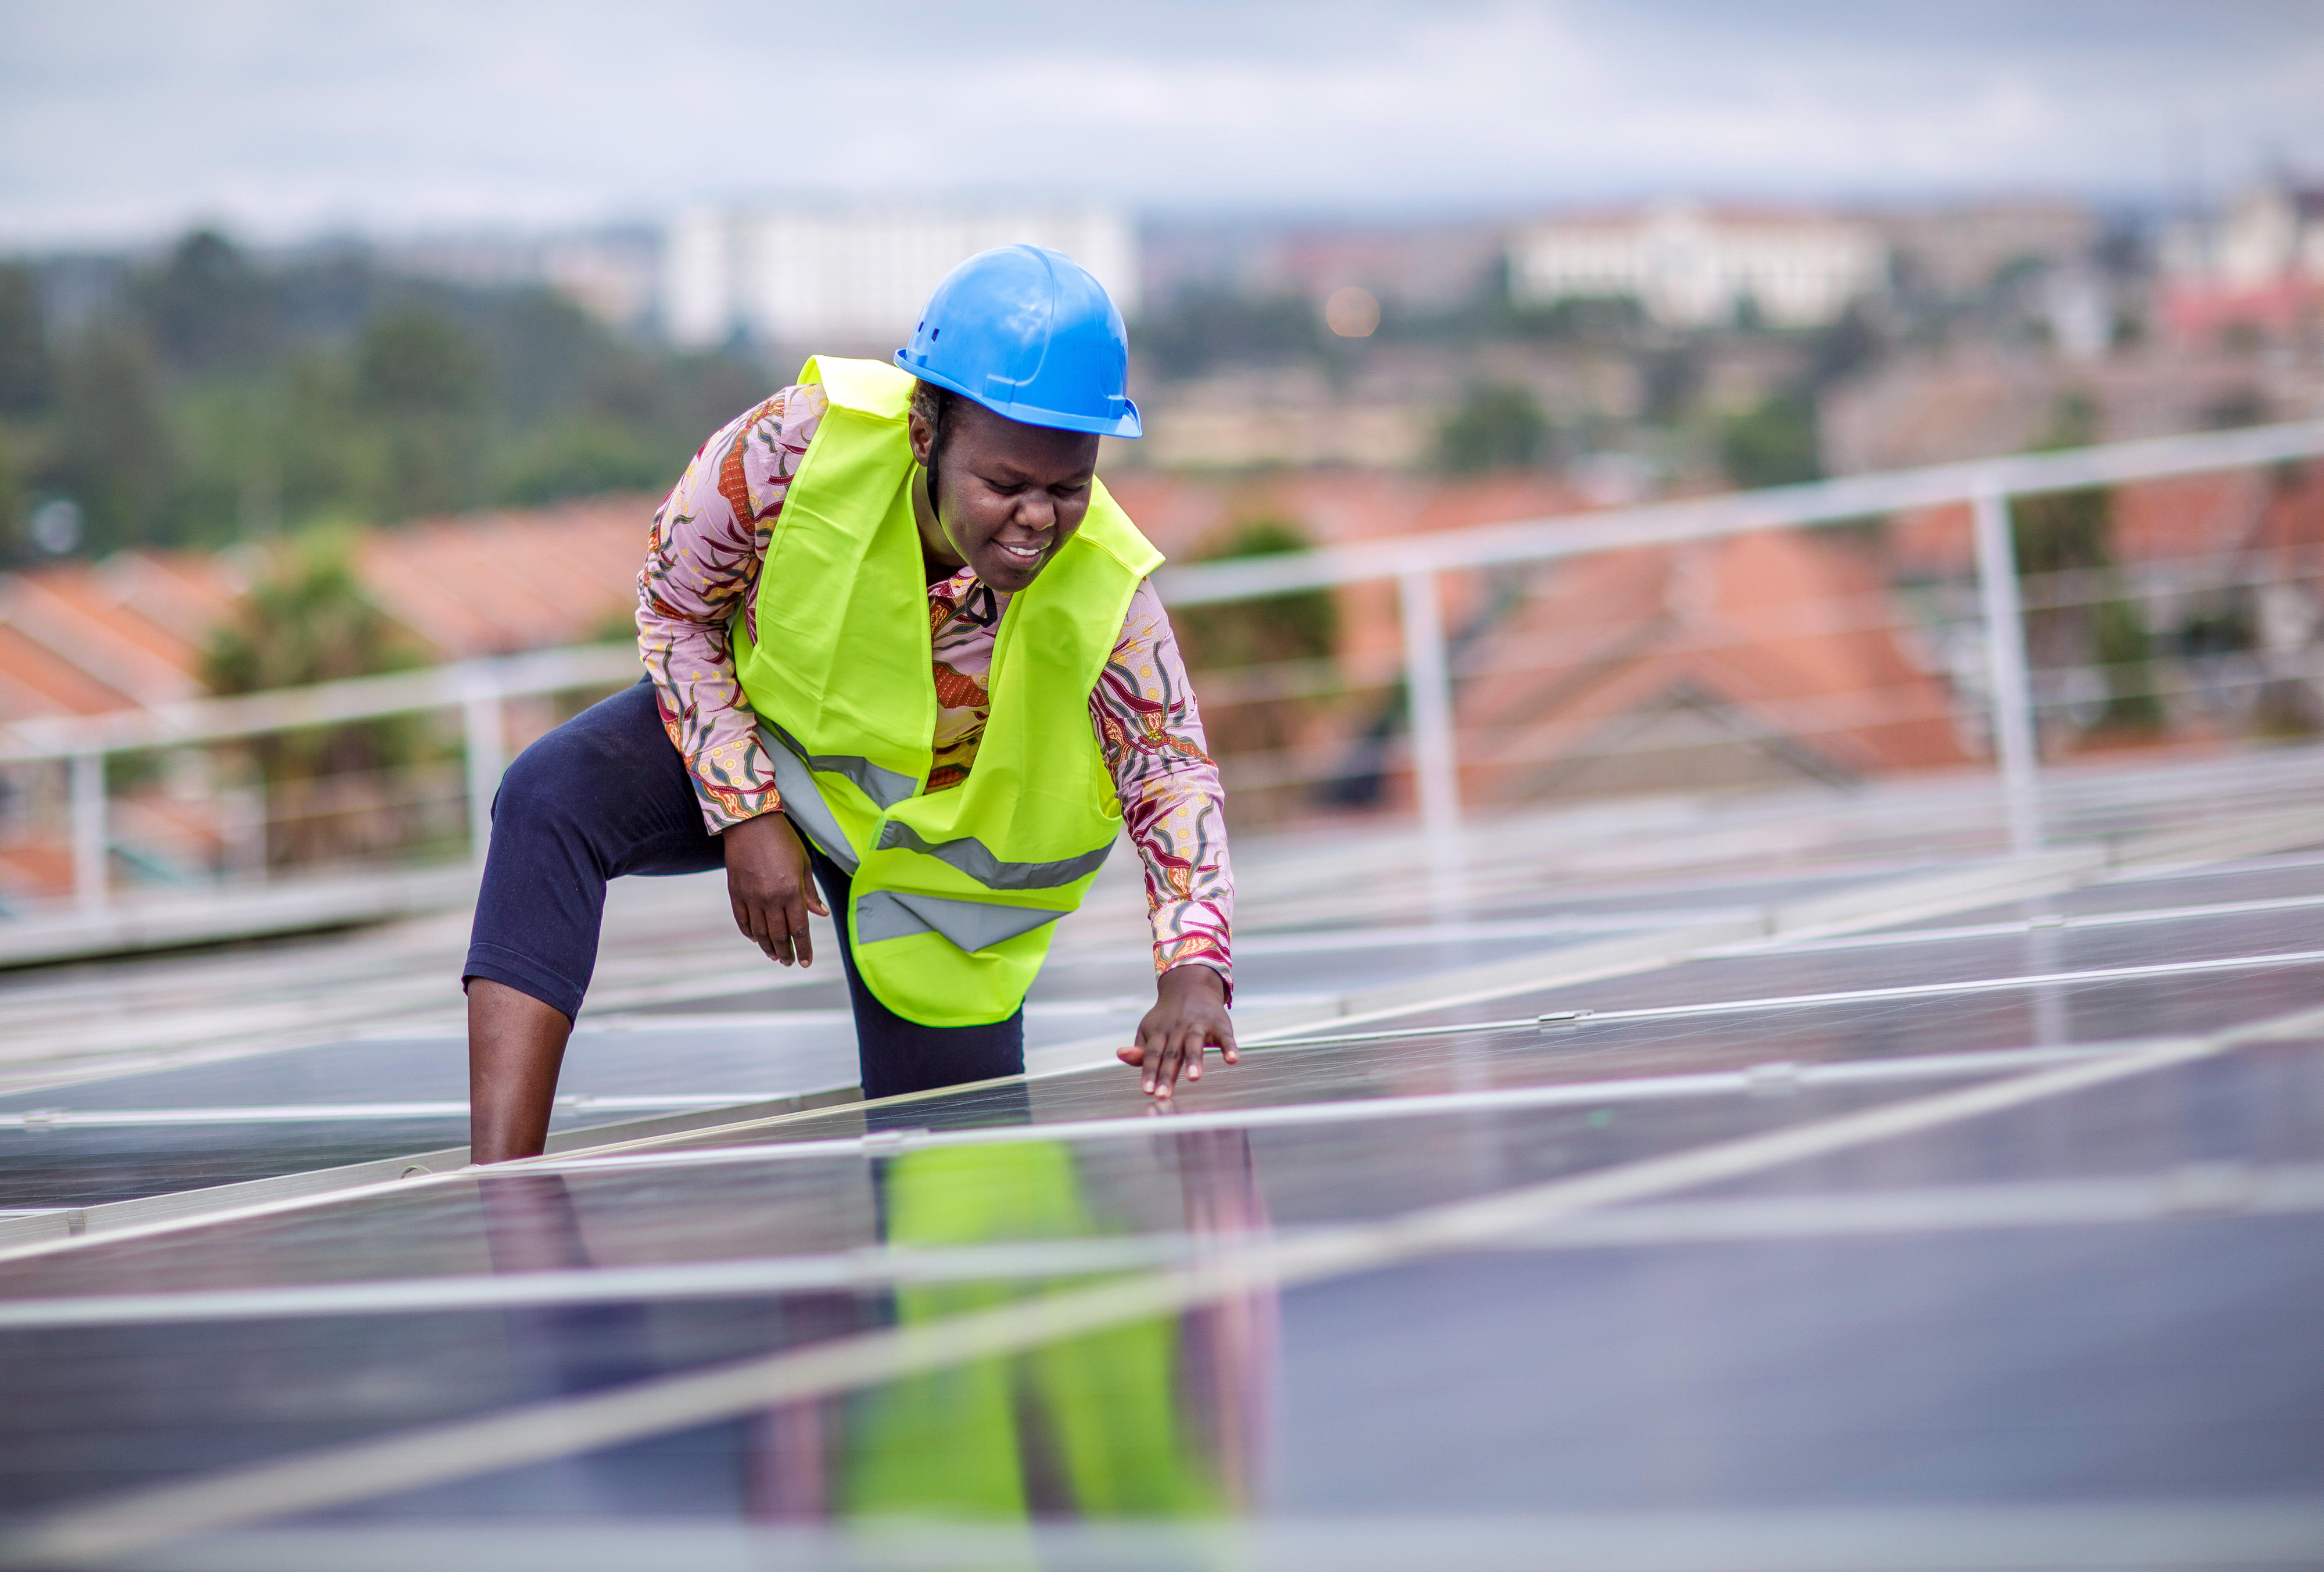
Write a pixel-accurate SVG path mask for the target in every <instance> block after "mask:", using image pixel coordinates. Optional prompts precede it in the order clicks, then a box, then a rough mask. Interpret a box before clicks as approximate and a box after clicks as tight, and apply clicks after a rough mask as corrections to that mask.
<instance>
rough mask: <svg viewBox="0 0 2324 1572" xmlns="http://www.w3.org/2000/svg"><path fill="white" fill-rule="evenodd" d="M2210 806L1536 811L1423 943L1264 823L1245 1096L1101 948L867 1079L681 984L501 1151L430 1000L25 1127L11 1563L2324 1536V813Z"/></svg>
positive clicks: (1114, 1557) (1495, 1551) (1120, 958)
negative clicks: (868, 1084)
mask: <svg viewBox="0 0 2324 1572" xmlns="http://www.w3.org/2000/svg"><path fill="white" fill-rule="evenodd" d="M2310 783H2311V784H2312V776H2311V778H2310ZM2181 784H2182V790H2181V793H2180V795H2179V796H2178V797H2176V798H2173V797H2172V794H2171V793H2170V792H2168V791H2163V790H2161V789H2159V788H2154V789H2151V790H2148V791H2145V794H2144V795H2143V796H2142V795H2137V794H2127V795H2126V794H2117V795H2116V796H2115V797H2112V798H2101V797H2094V798H2093V799H2092V800H2091V801H2090V802H2089V804H2087V805H2086V808H2085V809H2084V810H2083V813H2082V817H2081V818H2080V820H2079V821H2075V822H2072V823H2070V826H2069V830H2068V833H2067V835H2066V836H2065V837H2062V845H2061V849H2060V850H2058V851H2055V852H2052V853H2050V854H2046V855H2043V856H2042V857H2037V858H2033V859H2009V858H2006V857H2003V856H2000V855H1997V854H1996V853H1994V852H1993V851H1992V850H1991V849H1990V843H1991V826H1990V822H1989V816H1984V815H1983V814H1982V812H1981V810H1980V809H1975V808H1973V807H1972V806H1970V805H1971V804H1973V803H1975V802H1976V801H1977V799H1976V798H1975V797H1974V795H1973V794H1970V793H1966V792H1962V793H1956V794H1955V795H1953V796H1950V797H1948V796H1946V795H1944V794H1942V793H1936V794H1923V795H1921V796H1916V797H1910V798H1907V797H1904V796H1891V797H1888V798H1885V799H1877V800H1867V801H1865V802H1862V803H1859V804H1858V805H1856V806H1853V807H1844V808H1837V809H1836V808H1834V807H1833V806H1832V805H1831V804H1830V803H1816V802H1804V803H1803V802H1798V801H1784V802H1775V803H1771V804H1766V805H1763V806H1762V807H1761V808H1759V809H1753V810H1749V811H1747V810H1745V809H1727V810H1723V813H1713V814H1710V815H1708V816H1707V817H1706V816H1704V815H1702V814H1701V813H1696V815H1695V816H1694V817H1692V818H1686V817H1683V816H1682V817H1678V818H1668V817H1666V818H1655V815H1654V812H1653V811H1650V810H1646V809H1632V810H1630V813H1629V817H1628V818H1627V819H1626V818H1621V817H1620V816H1618V815H1613V814H1610V813H1609V815H1607V816H1605V817H1604V818H1601V819H1586V820H1585V819H1582V818H1576V817H1575V816H1572V815H1568V816H1564V817H1562V818H1540V819H1537V820H1512V821H1509V822H1508V823H1507V824H1505V825H1502V826H1499V827H1497V828H1492V829H1489V830H1480V831H1479V832H1477V833H1476V834H1475V835H1474V837H1472V842H1471V847H1470V860H1469V863H1468V865H1467V866H1466V867H1465V868H1464V869H1462V878H1461V881H1460V883H1461V885H1462V891H1461V895H1460V901H1459V904H1458V906H1457V908H1455V909H1446V908H1444V907H1443V906H1441V905H1438V906H1432V905H1431V904H1430V902H1432V900H1436V899H1438V897H1439V894H1441V891H1442V888H1443V879H1442V874H1443V870H1442V869H1432V868H1431V867H1430V866H1428V865H1427V864H1426V862H1425V859H1424V858H1423V857H1422V856H1421V855H1419V853H1418V851H1417V850H1416V848H1413V847H1409V846H1395V845H1382V846H1378V847H1374V848H1370V850H1371V851H1372V852H1374V853H1376V854H1377V855H1367V848H1365V847H1362V846H1350V845H1348V844H1333V843H1316V842H1306V843H1296V844H1295V843H1283V844H1280V845H1277V846H1271V847H1270V846H1260V845H1256V844H1255V845H1254V846H1253V847H1252V848H1251V849H1250V851H1249V852H1248V853H1247V854H1246V855H1245V859H1244V868H1243V875H1242V883H1243V889H1244V892H1245V893H1244V902H1243V911H1242V914H1241V920H1240V924H1239V931H1238V939H1239V944H1240V958H1239V962H1238V988H1239V994H1240V997H1239V1003H1238V1020H1239V1023H1240V1030H1241V1031H1243V1033H1244V1036H1245V1039H1246V1042H1247V1044H1248V1049H1247V1051H1246V1053H1245V1056H1244V1062H1243V1063H1242V1064H1241V1065H1240V1067H1238V1068H1232V1069H1227V1068H1222V1067H1220V1066H1218V1065H1217V1064H1216V1063H1215V1061H1214V1062H1213V1066H1212V1067H1211V1068H1210V1069H1209V1070H1208V1071H1207V1073H1206V1074H1205V1075H1204V1077H1203V1079H1202V1080H1201V1082H1200V1083H1199V1084H1198V1085H1195V1086H1192V1087H1187V1088H1186V1089H1185V1092H1184V1094H1183V1095H1182V1096H1180V1097H1179V1098H1178V1099H1177V1101H1176V1105H1175V1107H1174V1109H1172V1110H1171V1111H1170V1112H1168V1113H1167V1114H1157V1112H1156V1111H1155V1110H1154V1109H1153V1108H1151V1107H1150V1106H1149V1105H1148V1102H1147V1100H1146V1099H1145V1098H1144V1097H1143V1096H1141V1095H1140V1094H1139V1089H1138V1087H1137V1083H1136V1077H1135V1076H1134V1075H1133V1074H1132V1073H1131V1072H1129V1071H1127V1070H1125V1069H1123V1068H1120V1067H1119V1066H1116V1065H1113V1064H1111V1062H1110V1054H1109V1053H1108V1051H1107V1050H1109V1048H1110V1047H1111V1044H1112V1043H1113V1042H1114V1041H1116V1040H1119V1036H1120V1032H1121V1031H1123V1030H1124V1029H1125V1028H1126V1026H1127V1024H1128V1023H1129V1022H1134V1021H1135V1019H1136V1015H1137V1013H1138V1012H1139V1010H1141V1009H1142V1008H1143V1007H1144V1002H1145V1001H1144V1000H1143V999H1141V997H1140V994H1141V993H1142V992H1144V991H1145V990H1146V989H1147V986H1148V985H1147V980H1146V976H1147V975H1146V971H1145V965H1146V963H1145V960H1144V957H1143V953H1142V948H1141V947H1140V946H1139V943H1138V939H1137V933H1136V923H1135V911H1134V910H1130V911H1127V912H1125V911H1117V910H1113V909H1112V908H1108V909H1106V910H1103V911H1100V912H1099V913H1097V914H1094V915H1093V917H1092V918H1091V919H1090V920H1088V921H1087V922H1086V923H1084V924H1083V925H1081V926H1080V927H1078V928H1077V929H1074V931H1073V932H1072V933H1070V934H1069V935H1068V936H1067V939H1065V941H1063V942H1061V946H1060V950H1059V953H1058V955H1057V957H1056V962H1055V963H1054V964H1053V966H1052V967H1051V969H1050V970H1049V972H1048V973H1047V975H1045V976H1044V979H1043V982H1042V985H1041V987H1040V988H1039V989H1038V990H1037V992H1036V994H1035V995H1034V1001H1033V1003H1034V1009H1033V1012H1032V1015H1031V1032H1030V1035H1031V1040H1032V1042H1033V1044H1034V1048H1033V1052H1032V1054H1031V1062H1032V1065H1033V1070H1034V1073H1032V1074H1031V1075H1029V1076H1028V1077H1023V1078H1019V1079H1015V1080H1010V1081H1004V1082H993V1083H987V1084H984V1085H981V1086H977V1087H964V1088H957V1089H954V1090H951V1091H946V1092H943V1093H934V1094H927V1095H924V1096H918V1097H909V1098H898V1099H891V1100H889V1101H887V1102H884V1103H881V1104H876V1105H866V1104H862V1103H861V1102H857V1101H846V1100H843V1099H845V1098H846V1097H847V1096H848V1094H847V1092H846V1089H845V1088H846V1087H847V1085H848V1083H849V1082H850V1081H851V1080H852V1043H851V1036H850V1033H849V1031H848V1028H847V1024H846V1022H845V1019H844V1015H842V1014H841V1013H839V1012H838V1011H837V1010H836V1008H835V1003H834V1000H833V998H831V997H830V996H828V995H829V994H830V993H831V988H832V985H831V983H829V982H817V981H816V980H815V979H814V978H813V977H811V976H810V977H808V978H804V979H801V978H797V977H793V976H782V977H780V978H779V981H780V983H781V985H779V986H770V977H771V976H774V975H772V974H767V973H764V972H758V973H754V972H752V971H751V970H749V969H748V968H742V967H731V966H730V967H728V968H727V969H726V970H724V971H719V970H715V968H714V969H709V970H703V971H702V972H701V975H699V976H692V977H691V978H689V977H688V976H687V975H686V974H685V970H684V968H683V967H682V966H676V965H674V964H673V965H672V966H670V967H669V968H668V973H667V975H668V977H669V979H671V981H670V985H669V987H668V988H666V989H665V990H664V991H665V993H666V994H669V996H667V997H659V998H657V997H652V996H649V995H650V990H645V991H643V992H635V991H633V992H632V994H629V995H627V996H626V997H627V999H628V1002H627V1003H622V997H623V996H622V994H620V990H619V987H618V986H617V987H615V988H612V989H608V990H606V991H605V992H606V993H609V994H613V995H614V996H615V1003H614V1004H613V1006H612V1007H610V1008H602V1007H601V1008H600V1009H599V1010H598V1011H596V1012H595V1013H593V1014H591V1015H586V1016H585V1018H584V1022H583V1025H582V1029H581V1030H580V1031H578V1032H576V1039H575V1046H574V1049H573V1051H572V1055H571V1057H570V1058H569V1059H568V1061H567V1077H566V1081H565V1085H564V1088H563V1090H564V1092H565V1094H566V1096H567V1101H566V1102H565V1103H564V1104H562V1105H560V1109H559V1113H558V1124H557V1127H556V1128H557V1131H558V1149H557V1150H553V1151H552V1152H551V1153H550V1155H549V1156H548V1157H545V1158H543V1159H540V1160H537V1161H532V1162H529V1163H525V1164H520V1165H512V1166H508V1167H503V1168H500V1169H495V1170H488V1171H483V1172H479V1171H477V1170H460V1169H459V1168H458V1166H457V1165H458V1163H459V1161H461V1157H462V1154H461V1153H459V1152H458V1151H457V1142H458V1141H459V1140H460V1138H461V1133H462V1131H463V1127H464V1123H465V1110H464V1107H463V1105H462V1097H463V1095H464V1090H465V1085H464V1080H463V1078H462V1064H461V1057H460V1045H459V1040H458V1038H457V1033H456V1031H454V1030H453V1029H452V1022H451V1020H450V1018H449V1017H448V1016H445V1015H443V1014H442V1013H441V1012H440V1011H439V1012H438V1015H437V1016H436V1017H431V1018H429V1019H427V1020H421V1021H420V1027H422V1028H424V1029H413V1030H401V1029H394V1030H392V1029H390V1028H381V1029H379V1030H378V1031H377V1032H376V1034H374V1035H370V1036H350V1035H346V1033H344V1032H341V1033H338V1034H337V1035H336V1036H334V1035H333V1031H332V1030H325V1031H321V1032H319V1033H318V1034H310V1035H314V1036H317V1037H318V1040H309V1041H307V1042H305V1043H303V1044H302V1045H295V1046H287V1047H281V1048H278V1049H277V1050H275V1051H271V1052H266V1053H262V1054H244V1055H242V1056H239V1057H235V1056H230V1055H227V1054H226V1053H225V1051H224V1050H215V1049H213V1048H202V1049H199V1050H193V1049H187V1050H183V1051H182V1052H181V1053H180V1057H179V1059H178V1060H177V1061H173V1062H167V1063H159V1064H157V1065H156V1066H155V1068H142V1069H135V1070H133V1071H132V1072H131V1073H123V1074H116V1075H112V1076H108V1077H99V1078H85V1079H81V1080H78V1081H73V1082H69V1083H63V1084H50V1085H42V1086H36V1087H27V1088H26V1089H23V1090H18V1091H15V1092H14V1093H11V1094H10V1095H8V1096H5V1097H0V1187H5V1188H0V1208H6V1209H7V1210H8V1211H9V1212H10V1213H11V1214H12V1216H10V1217H6V1218H0V1350H5V1355H4V1356H5V1372H6V1375H5V1383H6V1384H5V1390H6V1392H7V1397H8V1401H6V1402H5V1404H0V1447H5V1455H6V1456H7V1457H8V1459H9V1462H8V1466H6V1468H5V1470H0V1511H5V1514H6V1521H7V1522H8V1524H9V1525H11V1528H10V1535H11V1537H9V1538H8V1539H6V1540H0V1545H5V1555H6V1556H7V1557H8V1558H9V1560H8V1562H7V1564H10V1565H23V1566H51V1565H54V1566H67V1565H75V1566H78V1565H108V1566H113V1565H117V1566H134V1567H157V1568H159V1567H183V1568H195V1567H233V1568H237V1569H240V1572H253V1569H259V1572H263V1569H266V1568H277V1567H280V1568H292V1567H299V1568H305V1567H332V1568H351V1567H355V1568H360V1567H383V1568H385V1567H422V1566H426V1567H442V1566H447V1565H457V1566H464V1567H558V1568H560V1569H569V1568H592V1567H637V1566H641V1565H651V1564H655V1563H656V1562H657V1561H659V1562H668V1563H670V1564H683V1565H686V1566H687V1567H726V1566H733V1567H746V1566H751V1567H755V1566H765V1565H783V1566H790V1565H799V1566H811V1567H819V1566H830V1567H886V1566H897V1567H903V1566H910V1567H953V1566H958V1567H989V1566H1034V1565H1039V1566H1044V1567H1082V1566H1088V1567H1101V1566H1102V1567H1133V1566H1134V1567H1182V1566H1183V1567H1216V1566H1222V1565H1252V1566H1270V1567H1271V1566H1309V1565H1313V1566H1317V1567H1373V1566H1378V1567H1388V1566H1397V1567H1408V1566H1412V1565H1416V1564H1427V1565H1452V1566H1462V1567H1499V1566H1508V1567H1520V1566H1524V1567H1535V1566H1541V1565H1545V1564H1563V1563H1565V1562H1571V1563H1572V1564H1577V1565H1606V1566H1641V1567H1643V1566H1655V1567H1693V1566H1702V1567H1778V1566H1781V1567H1821V1566H1833V1567H1838V1566H1867V1565H1878V1566H1883V1567H1889V1566H1931V1567H1941V1566H2036V1565H2039V1566H2066V1565H2110V1566H2111V1565H2123V1566H2171V1567H2196V1566H2206V1567H2209V1566H2243V1565H2254V1566H2259V1565H2265V1566H2282V1565H2294V1564H2304V1563H2307V1562H2312V1561H2315V1560H2318V1559H2324V1424H2319V1422H2318V1420H2317V1419H2316V1415H2317V1414H2318V1413H2319V1411H2324V1406H2319V1400H2324V1360H2319V1357H2318V1355H2317V1345H2316V1335H2315V1330H2314V1327H2315V1325H2316V1315H2315V1307H2316V1305H2317V1304H2318V1303H2319V1302H2324V1249H2319V1244H2324V1055H2320V1054H2319V1047H2324V820H2317V819H2314V818H2311V817H2309V816H2306V815H2304V813H2303V812H2302V811H2301V809H2299V808H2298V807H2297V803H2296V799H2295V803H2294V806H2293V808H2292V810H2291V811H2289V812H2287V811H2286V810H2285V808H2284V799H2283V784H2284V777H2283V776H2282V773H2281V772H2277V773H2275V774H2271V775H2269V776H2268V777H2267V778H2266V791H2265V793H2246V796H2245V797H2244V798H2243V799H2240V800H2238V799H2236V798H2235V796H2234V794H2233V793H2222V792H2221V791H2219V790H2218V781H2217V780H2215V779H2214V778H2212V777H2209V776H2205V775H2202V774H2200V773H2199V772H2188V773H2186V774H2185V775H2183V776H2182V777H2181ZM2197 798H2201V799H2203V800H2205V802H2206V804H2207V817H2205V818H2202V820H2201V821H2200V822H2199V823H2196V822H2193V821H2192V809H2193V805H2194V800H2195V799H2197ZM688 893H689V892H686V891H678V892H663V893H661V894H658V895H655V896H653V897H652V899H656V900H673V901H674V900H678V899H679V898H681V897H683V896H685V895H687V894H688ZM692 893H699V890H698V889H697V891H696V892H692ZM713 893H715V892H713ZM1117 893H1120V889H1119V887H1117ZM643 898H644V897H641V899H643ZM1115 905H1116V906H1119V905H1120V902H1115ZM356 953H357V952H356V951H354V950H347V951H343V952H333V951H328V950H325V951H321V952H315V953H314V954H309V955H308V957H307V958H306V959H305V960H303V961H299V962H296V963H293V964H298V965H301V966H307V967H309V968H310V969H311V968H313V967H315V966H318V965H320V966H323V967H324V969H328V966H329V965H330V964H331V957H332V956H334V955H337V956H339V957H340V958H341V959H346V957H352V956H354V955H355V954H356ZM363 953H370V952H363ZM428 953H430V954H432V953H433V952H428ZM318 957H319V959H318ZM248 964H250V963H249V961H248V959H247V957H238V958H235V959H232V960H231V961H229V962H219V963H217V965H219V966H227V965H231V966H247V965H248ZM172 975H173V976H177V978H178V980H177V981H176V982H175V983H173V984H172V985H173V986H177V987H180V988H185V987H190V986H192V983H190V982H189V981H187V979H188V978H190V977H193V976H195V975H196V974H195V973H193V972H184V973H180V974H172ZM237 975H239V974H237ZM639 987H640V988H641V989H642V988H643V985H642V984H641V985H639ZM1148 997H1150V994H1148ZM414 1019H415V1020H419V1019H420V1018H419V1017H414ZM398 1031H400V1034H398ZM189 1061H190V1062H189ZM230 1185H238V1186H240V1187H241V1188H237V1189H232V1190H221V1189H218V1188H216V1187H220V1186H230ZM12 1231H13V1232H12ZM1545 1557H1547V1558H1549V1559H1548V1560H1545Z"/></svg>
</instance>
